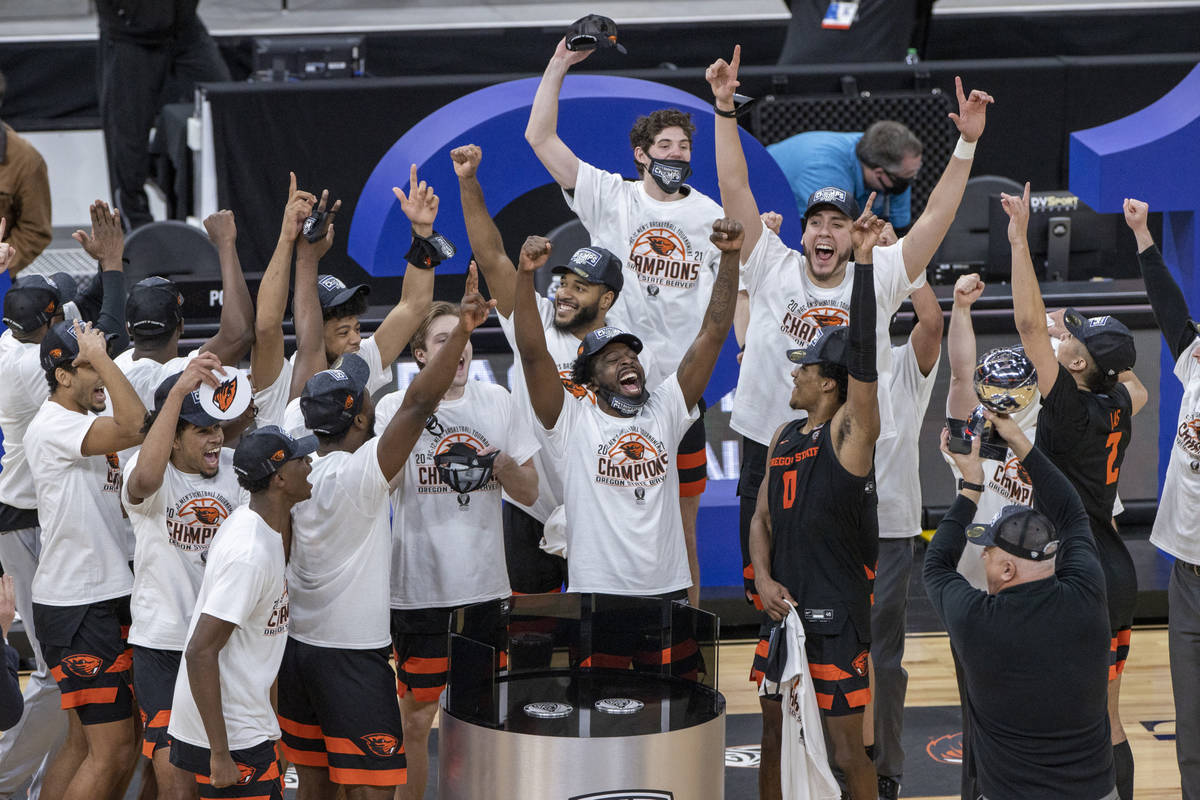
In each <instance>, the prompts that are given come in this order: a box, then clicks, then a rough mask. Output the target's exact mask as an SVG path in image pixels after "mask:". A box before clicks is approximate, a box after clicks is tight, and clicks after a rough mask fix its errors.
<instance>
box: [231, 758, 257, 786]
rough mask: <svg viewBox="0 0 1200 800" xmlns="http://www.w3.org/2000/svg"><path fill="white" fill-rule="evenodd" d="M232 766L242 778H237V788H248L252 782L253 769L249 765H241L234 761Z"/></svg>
mask: <svg viewBox="0 0 1200 800" xmlns="http://www.w3.org/2000/svg"><path fill="white" fill-rule="evenodd" d="M234 765H235V766H237V768H238V774H239V775H241V776H242V777H240V778H238V782H237V785H238V786H248V785H249V784H250V783H252V782H253V781H254V767H252V766H250V765H249V764H243V763H241V762H240V761H235V762H234Z"/></svg>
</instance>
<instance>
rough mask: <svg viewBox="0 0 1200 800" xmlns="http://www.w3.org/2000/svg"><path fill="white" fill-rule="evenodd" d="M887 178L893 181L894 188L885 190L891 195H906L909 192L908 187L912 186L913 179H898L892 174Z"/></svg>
mask: <svg viewBox="0 0 1200 800" xmlns="http://www.w3.org/2000/svg"><path fill="white" fill-rule="evenodd" d="M887 176H888V177H889V178H891V179H892V188H890V189H885V190H884V191H885V192H887V193H888V194H890V195H897V194H904V193H905V192H906V191H908V187H909V186H911V185H912V179H911V178H898V177H896V176H895V175H893V174H892V173H890V172H889V173H888V174H887Z"/></svg>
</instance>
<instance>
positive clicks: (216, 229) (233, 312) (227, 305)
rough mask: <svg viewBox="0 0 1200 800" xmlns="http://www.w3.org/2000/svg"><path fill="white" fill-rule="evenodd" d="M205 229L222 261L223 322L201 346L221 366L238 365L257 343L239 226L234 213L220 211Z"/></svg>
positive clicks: (207, 219)
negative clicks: (242, 256)
mask: <svg viewBox="0 0 1200 800" xmlns="http://www.w3.org/2000/svg"><path fill="white" fill-rule="evenodd" d="M204 230H206V231H208V238H209V239H211V240H212V242H213V244H215V245H216V246H217V257H218V258H219V259H220V261H221V323H220V325H219V326H218V327H217V333H216V335H215V336H213V337H212V338H211V339H209V340H208V341H207V342H205V343H204V344H202V345H201V346H200V351H201V352H204V351H207V352H210V353H216V354H217V358H219V359H221V363H222V364H237V363H239V362H240V361H241V360H242V359H243V358H244V357H245V355H246V351H248V350H249V349H250V346H251V345H252V344H254V301H253V300H251V299H250V289H249V288H248V287H247V286H246V276H245V274H243V273H242V262H241V260H240V259H239V258H238V252H237V224H236V223H235V222H234V219H233V212H232V211H229V210H224V211H218V212H217V213H215V214H211V215H209V216H208V217H206V218H205V219H204Z"/></svg>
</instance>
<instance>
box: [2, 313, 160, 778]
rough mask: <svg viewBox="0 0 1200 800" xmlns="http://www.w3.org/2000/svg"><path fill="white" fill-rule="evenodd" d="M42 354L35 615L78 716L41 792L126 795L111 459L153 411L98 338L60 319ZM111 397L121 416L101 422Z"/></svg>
mask: <svg viewBox="0 0 1200 800" xmlns="http://www.w3.org/2000/svg"><path fill="white" fill-rule="evenodd" d="M38 347H39V352H40V355H41V363H42V369H43V370H44V371H45V375H46V381H47V383H48V384H49V386H50V387H51V391H50V399H48V400H47V401H46V402H45V403H43V404H42V407H41V408H40V409H39V410H38V412H37V414H36V415H35V416H34V418H33V420H32V421H31V422H30V423H29V428H28V429H27V430H26V431H25V442H24V444H25V453H26V457H27V458H28V460H29V471H30V473H31V474H32V475H33V482H34V485H35V486H36V487H37V508H38V521H39V522H40V523H41V528H42V553H41V560H40V561H39V562H38V567H37V572H36V573H34V576H33V618H34V626H35V628H36V629H37V632H38V637H39V639H40V643H41V646H42V655H43V656H44V657H45V659H46V663H47V664H49V665H50V667H51V669H52V672H53V674H54V677H55V679H56V680H57V681H58V687H59V689H60V690H61V692H62V704H63V707H64V708H67V709H70V729H69V731H68V733H67V741H66V743H65V744H64V745H63V747H62V749H60V750H59V752H58V754H57V755H56V756H55V758H54V760H53V761H52V762H51V763H50V765H49V767H48V768H47V771H46V776H45V778H44V780H43V784H42V792H43V795H44V796H46V797H63V798H68V800H77V799H78V800H83V798H94V797H106V796H108V795H109V794H110V793H111V792H114V791H116V790H117V789H118V787H119V786H120V785H121V782H122V780H123V779H124V777H125V776H126V775H127V774H128V770H129V768H130V766H131V765H132V764H133V763H134V760H135V759H136V753H135V751H134V744H135V734H134V725H133V697H132V695H131V693H130V686H129V678H130V675H129V667H130V656H129V653H128V652H127V651H126V641H125V637H126V635H127V634H126V631H127V627H128V625H129V593H130V591H131V589H132V588H133V573H132V572H130V571H129V560H128V554H127V544H128V543H127V541H126V533H125V530H126V528H125V520H124V515H123V513H122V510H121V471H120V470H119V469H117V467H116V464H115V463H114V462H115V461H116V459H115V458H112V454H113V453H115V452H117V451H118V450H123V449H125V448H127V447H132V446H134V445H136V444H138V443H140V442H141V440H142V433H141V427H142V417H143V416H144V415H145V413H146V409H145V408H144V407H143V406H142V402H141V400H139V399H138V396H137V393H136V392H135V391H134V390H133V387H132V386H131V385H130V384H129V381H128V380H126V379H125V376H124V375H122V374H121V371H120V370H119V369H117V366H116V364H114V363H113V362H112V359H111V358H109V357H108V352H107V347H106V343H105V337H104V335H103V334H102V333H101V332H100V331H99V330H95V329H92V328H91V327H90V326H86V327H83V326H80V325H79V323H78V322H75V323H73V324H71V325H68V324H67V323H65V322H60V323H58V324H57V325H55V326H54V327H52V328H51V329H50V330H49V331H47V333H46V335H45V336H44V337H43V338H42V342H41V344H40V345H39V346H38ZM106 391H107V392H108V395H107V396H106V394H105V392H106ZM109 396H111V398H112V403H113V416H111V417H102V416H98V414H99V412H101V411H103V410H104V408H105V406H106V404H107V398H108V397H109Z"/></svg>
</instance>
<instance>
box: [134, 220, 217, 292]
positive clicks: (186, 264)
mask: <svg viewBox="0 0 1200 800" xmlns="http://www.w3.org/2000/svg"><path fill="white" fill-rule="evenodd" d="M125 257H126V258H127V259H129V263H128V264H126V265H125V281H126V284H127V285H128V286H132V285H133V284H135V283H137V282H138V281H140V280H142V279H143V278H148V277H150V276H151V275H161V276H163V277H164V278H172V279H174V278H176V277H189V278H210V279H212V280H216V281H220V279H221V260H220V258H219V257H218V256H217V247H216V245H214V244H213V243H212V241H210V240H209V238H208V234H206V233H205V232H204V231H203V230H202V229H200V228H197V227H194V226H192V225H188V224H187V223H186V222H178V221H176V220H166V221H164V222H151V223H150V224H148V225H143V226H141V227H140V228H137V229H136V230H134V231H133V233H131V234H129V236H127V237H126V238H125Z"/></svg>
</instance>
